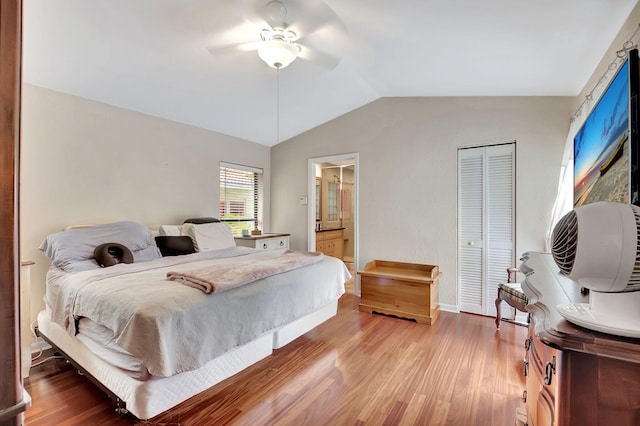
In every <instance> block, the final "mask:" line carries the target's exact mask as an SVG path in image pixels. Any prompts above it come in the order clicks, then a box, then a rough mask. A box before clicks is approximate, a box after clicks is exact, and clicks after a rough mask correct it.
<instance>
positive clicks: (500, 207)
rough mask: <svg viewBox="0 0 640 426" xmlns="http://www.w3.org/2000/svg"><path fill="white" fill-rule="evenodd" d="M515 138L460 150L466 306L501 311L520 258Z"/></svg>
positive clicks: (462, 298) (462, 301)
mask: <svg viewBox="0 0 640 426" xmlns="http://www.w3.org/2000/svg"><path fill="white" fill-rule="evenodd" d="M514 218H515V143H508V144H502V145H491V146H483V147H476V148H462V149H459V150H458V294H459V306H460V310H461V311H464V312H471V313H474V314H481V315H490V316H494V315H495V313H496V312H495V303H494V302H495V299H496V295H497V293H498V283H500V282H504V281H505V280H506V277H507V272H506V269H507V268H508V267H511V266H514V262H515V232H514V229H515V226H514V222H515V220H514Z"/></svg>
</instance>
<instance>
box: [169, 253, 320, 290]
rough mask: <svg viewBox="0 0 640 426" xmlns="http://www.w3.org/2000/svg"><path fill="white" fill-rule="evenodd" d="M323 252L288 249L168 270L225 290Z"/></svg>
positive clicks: (196, 284)
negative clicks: (268, 255) (269, 255)
mask: <svg viewBox="0 0 640 426" xmlns="http://www.w3.org/2000/svg"><path fill="white" fill-rule="evenodd" d="M321 258H322V253H312V252H309V253H307V252H298V251H292V250H287V251H286V252H284V253H283V254H282V255H281V256H278V257H274V258H270V259H260V260H255V259H254V260H237V261H234V262H229V263H225V264H215V265H209V266H206V267H204V268H200V269H195V270H191V271H183V272H173V271H169V272H167V278H168V279H170V280H174V281H178V282H180V283H182V284H184V285H187V286H189V287H193V288H197V289H198V290H202V291H203V292H205V293H207V294H208V293H214V292H218V293H219V292H222V291H225V290H229V289H232V288H235V287H239V286H241V285H245V284H249V283H251V282H253V281H256V280H258V279H260V278H266V277H270V276H271V275H276V274H280V273H282V272H286V271H291V270H292V269H297V268H301V267H303V266H306V265H310V264H312V263H316V262H318V261H320V259H321Z"/></svg>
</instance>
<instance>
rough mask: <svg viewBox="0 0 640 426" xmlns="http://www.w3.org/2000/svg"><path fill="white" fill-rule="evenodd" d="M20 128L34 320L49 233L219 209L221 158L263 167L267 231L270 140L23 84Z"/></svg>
mask: <svg viewBox="0 0 640 426" xmlns="http://www.w3.org/2000/svg"><path fill="white" fill-rule="evenodd" d="M21 132H22V134H21V159H20V167H21V170H20V180H21V181H20V203H21V204H20V221H21V223H20V229H21V235H20V245H21V254H20V258H21V259H22V260H33V261H35V262H36V264H35V266H34V267H32V271H31V282H32V292H31V305H32V307H31V317H32V319H34V318H35V316H36V315H37V312H38V311H39V310H41V309H42V308H43V307H44V304H43V302H42V296H43V294H44V279H45V273H46V271H47V269H48V267H49V261H48V259H47V258H46V257H45V256H44V255H43V254H42V253H41V252H40V251H39V250H38V246H39V245H40V243H41V242H42V240H43V239H44V237H45V236H46V235H48V234H50V233H53V232H58V231H60V230H62V229H63V228H64V227H65V226H67V225H70V224H87V223H105V222H109V221H118V220H136V221H139V222H142V223H144V224H146V225H148V226H150V227H152V228H157V227H158V226H159V225H161V224H172V223H182V221H183V220H184V219H186V218H188V217H193V216H214V217H217V216H218V199H219V175H218V174H219V169H218V166H219V162H220V161H226V162H231V163H239V164H246V165H250V166H255V167H261V168H263V169H264V170H265V174H264V179H265V180H264V184H265V221H264V223H265V224H267V225H266V226H265V230H267V231H268V224H269V198H270V193H269V188H270V149H269V147H266V146H263V145H258V144H255V143H252V142H248V141H244V140H241V139H237V138H233V137H230V136H226V135H222V134H219V133H214V132H210V131H207V130H203V129H199V128H196V127H191V126H187V125H183V124H178V123H175V122H171V121H168V120H163V119H159V118H156V117H151V116H148V115H144V114H140V113H137V112H133V111H129V110H125V109H121V108H117V107H113V106H109V105H106V104H102V103H99V102H94V101H91V100H87V99H82V98H78V97H75V96H71V95H67V94H63V93H60V92H55V91H52V90H48V89H44V88H41V87H37V86H33V85H29V84H26V85H24V87H23V93H22V123H21Z"/></svg>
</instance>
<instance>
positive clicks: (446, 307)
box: [440, 303, 460, 314]
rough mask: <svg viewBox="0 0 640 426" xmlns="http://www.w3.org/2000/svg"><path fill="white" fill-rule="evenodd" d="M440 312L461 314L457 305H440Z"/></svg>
mask: <svg viewBox="0 0 640 426" xmlns="http://www.w3.org/2000/svg"><path fill="white" fill-rule="evenodd" d="M440 310H441V311H445V312H453V313H456V314H459V313H460V309H458V306H457V305H444V304H442V303H441V304H440Z"/></svg>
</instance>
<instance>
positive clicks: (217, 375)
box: [38, 300, 338, 420]
mask: <svg viewBox="0 0 640 426" xmlns="http://www.w3.org/2000/svg"><path fill="white" fill-rule="evenodd" d="M337 306H338V301H337V300H335V301H333V302H331V303H329V304H328V305H326V306H324V307H322V308H320V309H318V310H316V311H314V312H312V313H310V314H308V315H305V316H304V317H302V318H299V319H297V320H294V321H292V322H291V323H289V324H287V325H284V326H282V327H279V328H278V329H276V330H274V331H273V332H269V333H265V334H263V335H262V336H260V337H258V338H256V339H255V340H253V341H251V342H249V343H247V344H245V345H243V346H240V347H237V348H235V349H233V350H231V351H229V352H227V353H225V354H223V355H221V356H219V357H217V358H215V359H213V360H211V361H209V362H208V363H207V364H205V365H204V366H203V367H200V368H199V369H197V370H193V371H187V372H184V373H180V374H176V375H174V376H171V377H151V378H150V379H149V380H145V381H140V380H136V379H134V378H132V377H130V376H129V375H128V374H127V373H126V372H125V371H123V370H120V369H119V368H117V367H114V366H112V365H111V364H109V363H108V362H106V361H104V360H103V359H101V358H100V357H98V356H97V355H95V354H93V353H92V352H90V351H89V350H88V349H87V348H86V347H85V346H84V345H83V344H82V342H80V341H79V340H78V339H76V338H75V337H72V336H70V335H69V334H68V333H67V331H65V330H64V329H63V328H62V327H61V326H59V325H58V324H56V323H54V322H52V321H51V320H50V317H49V313H48V312H47V311H46V310H44V311H41V312H40V313H39V314H38V331H39V332H40V333H41V334H42V335H43V337H44V338H45V339H46V340H47V341H48V342H49V343H51V345H52V346H54V347H55V348H56V349H58V350H60V351H61V352H62V354H63V355H64V356H65V357H66V358H68V359H69V361H70V362H71V363H72V364H73V365H74V366H76V367H77V368H79V369H80V370H81V371H82V372H83V374H85V375H87V377H88V378H90V379H91V380H92V381H94V383H96V384H97V385H98V386H99V387H100V388H101V389H102V390H103V391H105V392H107V394H109V396H111V398H112V399H114V403H115V404H116V406H117V407H118V408H120V409H121V411H124V410H126V411H129V412H130V413H131V414H133V415H134V416H136V417H137V418H139V419H141V420H146V419H150V418H152V417H154V416H156V415H158V414H160V413H162V412H164V411H166V410H168V409H170V408H172V407H174V406H176V405H178V404H179V403H181V402H183V401H185V400H187V399H189V398H190V397H192V396H194V395H196V394H198V393H200V392H202V391H204V390H206V389H208V388H210V387H211V386H213V385H215V384H217V383H219V382H221V381H222V380H224V379H226V378H228V377H231V376H233V375H234V374H236V373H238V372H240V371H242V370H244V369H245V368H247V367H249V366H250V365H252V364H255V363H256V362H258V361H260V360H261V359H263V358H266V357H267V356H269V355H270V354H271V353H272V352H273V349H277V348H280V347H282V346H284V345H286V344H287V343H289V342H291V341H292V340H294V339H296V338H297V337H299V336H301V335H303V334H304V333H306V332H308V331H309V330H311V329H313V328H314V327H316V326H318V325H319V324H321V323H323V322H324V321H326V320H328V319H329V318H331V317H333V316H334V315H335V314H336V312H337Z"/></svg>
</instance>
